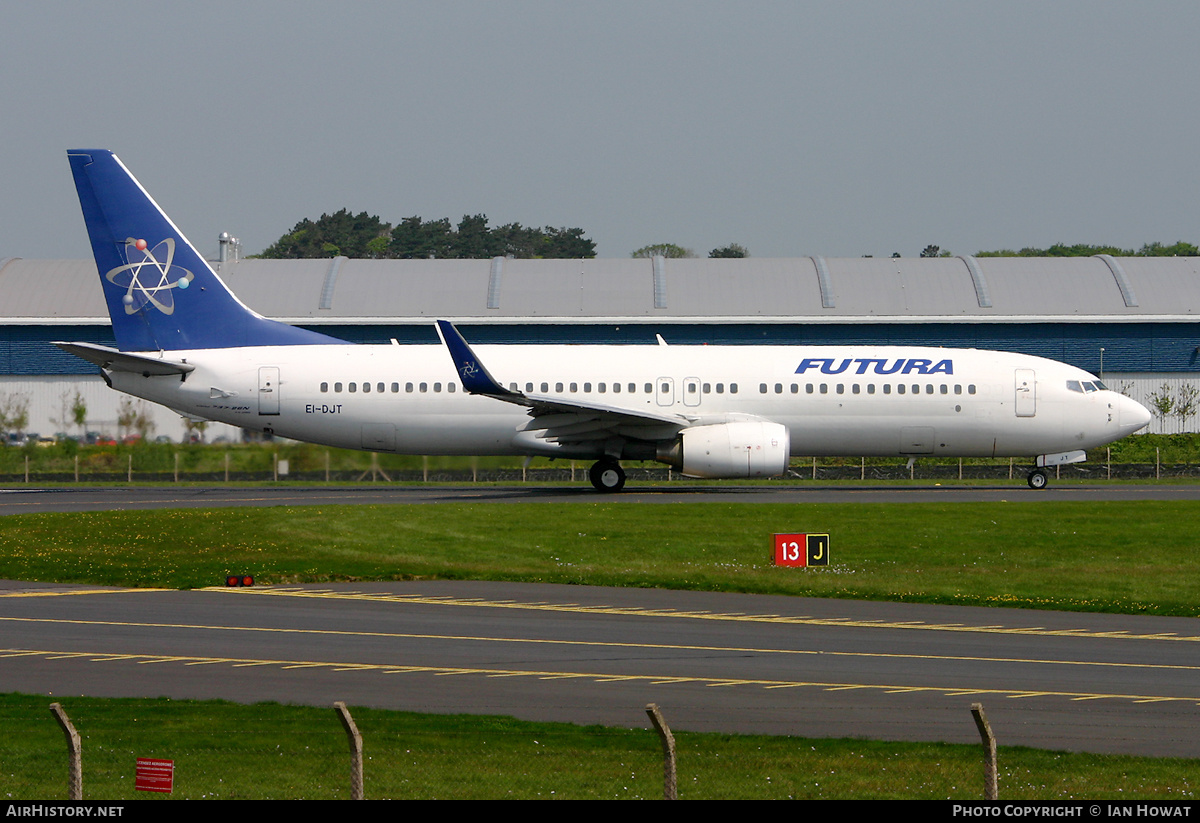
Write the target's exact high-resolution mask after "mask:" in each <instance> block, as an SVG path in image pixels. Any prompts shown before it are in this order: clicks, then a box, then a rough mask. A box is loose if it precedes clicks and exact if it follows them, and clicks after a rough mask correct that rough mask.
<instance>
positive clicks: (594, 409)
mask: <svg viewBox="0 0 1200 823" xmlns="http://www.w3.org/2000/svg"><path fill="white" fill-rule="evenodd" d="M68 157H69V158H70V162H71V171H72V172H73V174H74V176H75V185H76V188H77V189H78V191H79V201H80V205H81V206H82V208H83V217H84V221H85V222H86V224H87V230H88V234H89V236H90V238H91V243H92V249H93V251H94V253H95V256H96V265H97V267H98V269H99V273H100V283H101V286H102V288H103V289H104V295H105V299H106V301H107V304H108V310H109V314H110V315H111V317H112V325H113V335H114V336H115V338H116V342H117V348H116V349H111V348H108V347H105V346H97V345H94V344H90V343H59V344H57V345H59V346H60V347H62V348H63V349H65V350H66V351H68V352H71V353H73V354H76V355H78V356H79V357H82V358H84V359H85V360H88V361H90V362H92V363H94V364H96V365H97V366H99V367H100V369H101V373H102V374H103V376H104V379H105V381H107V383H108V384H109V386H111V387H112V388H114V389H117V390H119V391H122V392H126V393H128V394H132V395H134V396H137V397H142V398H145V399H147V400H151V401H153V402H155V403H161V404H163V405H165V406H168V407H170V408H172V409H175V410H177V411H179V412H180V413H181V414H183V415H186V416H190V417H193V418H200V419H208V420H216V421H221V422H224V423H230V424H233V425H235V426H240V427H242V428H245V429H249V430H257V431H263V432H267V433H270V434H275V435H279V436H282V437H289V438H293V439H296V440H305V441H310V442H314V443H324V444H327V445H330V446H339V447H343V448H350V449H364V450H369V451H379V452H398V453H407V454H466V455H484V454H489V455H508V454H511V455H545V456H548V457H563V458H571V459H583V460H592V461H595V463H594V465H593V466H592V469H591V473H590V477H591V481H592V484H593V485H594V486H595V487H596V488H597V489H598V490H600V491H619V490H620V489H621V488H622V487H623V486H624V484H625V473H624V471H623V470H622V468H621V464H620V461H621V460H658V461H661V462H663V463H667V464H669V465H671V466H675V467H678V468H679V469H680V470H681V471H682V473H683V474H685V475H689V476H692V477H711V478H733V477H769V476H778V475H782V474H784V473H785V472H786V470H787V466H788V460H789V458H790V457H791V456H792V455H854V456H858V455H866V456H893V457H910V458H915V457H920V456H958V457H1017V456H1025V457H1029V456H1032V457H1033V458H1034V461H1033V462H1034V467H1033V468H1032V470H1031V471H1030V473H1029V485H1030V486H1031V487H1033V488H1041V487H1043V486H1045V485H1046V480H1047V475H1046V472H1045V467H1047V466H1054V465H1061V464H1066V463H1075V462H1078V461H1081V460H1083V459H1085V453H1084V450H1085V449H1088V448H1093V447H1095V446H1102V445H1104V444H1106V443H1111V442H1112V441H1114V440H1117V439H1118V438H1121V437H1124V436H1125V435H1127V434H1130V433H1131V432H1134V431H1137V430H1138V429H1140V428H1142V427H1143V426H1145V425H1146V424H1147V423H1148V422H1149V421H1150V413H1149V412H1148V411H1147V410H1146V409H1145V408H1144V407H1142V406H1141V405H1139V404H1138V403H1136V402H1134V401H1133V400H1131V399H1129V398H1127V397H1125V396H1123V395H1121V394H1118V393H1117V392H1114V391H1110V390H1109V389H1107V388H1106V387H1105V386H1104V385H1103V384H1102V383H1101V382H1100V381H1099V380H1097V379H1096V378H1095V377H1093V376H1092V375H1090V374H1088V373H1087V372H1085V371H1082V370H1080V369H1077V368H1074V367H1073V366H1067V365H1064V364H1062V363H1057V362H1054V361H1052V360H1045V359H1043V358H1038V357H1030V356H1026V355H1020V354H1006V353H1000V352H991V351H978V350H974V349H937V348H916V347H908V346H878V347H874V346H814V347H791V346H668V345H666V343H665V342H663V341H662V339H661V338H659V345H657V346H574V345H571V346H568V345H531V346H526V345H522V346H480V347H479V350H478V352H476V351H475V350H474V349H473V348H472V347H471V346H470V345H469V344H468V343H467V341H466V340H465V339H463V336H462V335H461V334H460V333H459V331H458V329H457V328H455V326H454V325H453V324H451V323H449V322H446V321H444V320H439V321H438V322H437V329H438V333H439V335H440V337H441V340H442V344H443V345H405V346H401V345H391V346H386V345H385V346H380V345H354V344H349V343H345V342H343V341H340V340H337V339H334V338H332V337H328V336H326V335H323V334H319V333H317V332H313V331H308V330H306V329H301V328H297V327H294V326H289V325H287V324H284V323H279V322H277V321H273V320H269V319H267V318H265V317H262V316H261V315H259V314H257V313H256V312H254V311H251V310H250V309H249V308H247V307H246V306H245V305H243V304H242V303H241V302H240V301H239V300H238V299H237V298H236V297H235V296H234V295H233V293H232V292H230V291H229V289H228V288H227V287H226V286H225V284H224V283H223V282H222V281H221V279H220V278H219V277H218V276H217V275H216V273H215V272H214V271H213V270H212V268H211V267H210V266H209V265H208V263H207V262H206V261H205V260H204V258H202V257H201V256H200V255H199V254H198V253H197V252H196V250H195V249H194V248H193V247H192V245H191V243H189V242H188V240H187V238H185V237H184V236H183V234H182V233H181V232H180V231H179V229H177V228H176V227H175V225H174V224H173V223H172V222H171V220H170V219H169V218H168V217H167V216H166V215H165V214H164V213H163V211H162V210H161V209H160V208H159V207H158V204H157V203H155V202H154V200H153V198H151V197H150V195H149V194H147V193H146V191H145V190H144V189H143V188H142V187H141V184H139V183H138V181H137V180H136V179H135V178H134V177H133V175H132V174H130V173H129V170H128V169H126V168H125V166H124V164H122V163H121V161H120V160H119V159H117V157H116V156H115V155H114V154H112V153H111V152H109V151H103V150H91V149H81V150H72V151H70V152H68ZM485 364H486V365H485Z"/></svg>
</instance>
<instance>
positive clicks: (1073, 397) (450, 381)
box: [108, 344, 1149, 457]
mask: <svg viewBox="0 0 1200 823" xmlns="http://www.w3.org/2000/svg"><path fill="white" fill-rule="evenodd" d="M476 351H477V352H478V354H479V356H480V358H481V360H482V362H485V363H486V364H487V367H488V370H489V371H490V372H491V374H492V375H493V376H494V377H495V379H496V380H497V381H498V382H499V383H501V384H502V385H503V386H505V387H515V389H516V390H517V391H520V392H525V393H528V394H536V395H542V396H545V395H549V396H554V397H561V398H563V399H564V400H569V401H576V402H581V403H587V404H598V405H604V406H607V407H614V408H617V409H624V410H630V411H635V412H645V413H653V414H659V415H663V414H665V415H678V416H680V419H684V420H686V421H687V424H688V425H703V424H705V423H720V422H724V421H727V420H729V419H736V418H738V417H741V416H754V417H756V418H763V419H766V420H770V421H774V422H776V423H779V424H782V425H783V426H785V427H786V428H787V430H788V432H789V433H790V438H791V453H792V454H793V455H847V456H851V455H852V456H857V455H864V456H902V455H908V456H920V455H941V456H961V457H982V456H997V457H999V456H1030V455H1041V454H1047V453H1056V452H1066V451H1071V450H1078V449H1088V448H1093V447H1096V446H1100V445H1104V444H1105V443H1109V442H1112V441H1114V440H1116V439H1118V438H1120V437H1123V436H1124V435H1126V434H1129V433H1130V432H1132V431H1135V430H1136V429H1138V428H1141V427H1142V426H1143V425H1145V424H1146V422H1147V421H1148V419H1149V416H1148V414H1147V413H1146V411H1145V409H1143V408H1142V407H1141V406H1140V405H1138V404H1136V403H1134V402H1133V401H1131V400H1129V399H1128V398H1126V397H1124V396H1123V395H1120V394H1118V393H1116V392H1113V391H1108V390H1096V389H1092V390H1088V391H1083V390H1080V389H1079V388H1078V386H1079V384H1080V383H1082V382H1086V381H1094V378H1093V377H1092V376H1091V375H1089V374H1087V373H1086V372H1084V371H1082V370H1081V369H1078V368H1075V367H1073V366H1068V365H1064V364H1062V363H1057V362H1054V361H1051V360H1046V359H1043V358H1038V357H1030V356H1026V355H1018V354H1006V353H999V352H990V351H978V350H964V349H940V348H938V349H933V348H916V347H882V346H881V347H869V346H804V347H784V346H594V345H481V346H478V347H477V348H476ZM167 355H168V356H169V357H170V358H172V359H174V360H184V361H186V362H187V363H188V364H189V365H192V366H194V367H195V369H194V371H192V372H191V373H189V374H187V375H186V378H184V379H181V378H180V376H178V375H164V376H150V377H144V376H142V375H140V374H134V373H131V372H127V371H112V372H109V375H108V376H109V378H110V379H111V381H112V385H113V387H114V388H116V389H118V390H120V391H124V392H128V393H130V394H133V395H136V396H138V397H143V398H146V399H148V400H151V401H154V402H157V403H162V404H164V405H166V406H169V407H171V408H173V409H176V410H178V411H180V412H183V413H185V414H188V415H192V416H195V417H200V418H206V419H210V420H217V421H221V422H225V423H230V424H233V425H236V426H240V427H243V428H246V429H250V430H260V431H269V432H272V433H274V434H276V435H279V436H283V437H288V438H293V439H296V440H303V441H309V442H315V443H323V444H328V445H330V446H339V447H344V448H351V449H370V450H375V451H392V452H398V453H407V454H472V455H485V454H494V455H505V454H531V453H536V454H547V455H554V454H561V455H562V456H570V457H588V456H599V454H595V453H579V450H578V448H577V447H576V448H575V450H574V451H572V452H568V451H567V450H564V449H562V448H561V447H559V446H557V445H556V444H554V443H546V442H543V443H539V444H534V445H533V446H531V441H530V439H529V438H528V437H518V432H519V431H520V430H522V429H526V428H528V427H529V423H530V418H529V415H528V414H527V413H526V409H524V408H522V407H521V406H519V405H513V404H511V403H506V402H503V401H501V400H497V399H495V398H492V397H486V396H476V395H470V394H466V393H465V392H464V391H463V388H462V385H461V383H460V382H459V378H458V375H457V373H456V372H455V368H454V365H453V363H452V361H451V357H450V355H449V354H448V352H447V351H446V349H445V348H444V347H442V346H438V345H390V346H378V345H350V344H347V345H303V346H268V347H248V348H232V349H206V350H196V351H176V352H169V353H167ZM153 356H157V353H154V354H153ZM1070 381H1075V388H1070V387H1069V386H1070Z"/></svg>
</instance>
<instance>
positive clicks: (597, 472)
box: [588, 460, 625, 494]
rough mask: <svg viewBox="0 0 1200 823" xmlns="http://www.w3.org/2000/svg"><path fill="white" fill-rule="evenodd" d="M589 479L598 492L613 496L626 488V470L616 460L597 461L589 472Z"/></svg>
mask: <svg viewBox="0 0 1200 823" xmlns="http://www.w3.org/2000/svg"><path fill="white" fill-rule="evenodd" d="M588 479H589V480H591V481H592V486H593V487H594V488H595V489H596V491H598V492H605V493H608V494H613V493H615V492H619V491H620V490H621V489H623V488H625V470H624V469H622V468H621V464H620V463H618V462H617V461H616V460H597V461H596V462H595V463H593V464H592V467H591V469H589V470H588Z"/></svg>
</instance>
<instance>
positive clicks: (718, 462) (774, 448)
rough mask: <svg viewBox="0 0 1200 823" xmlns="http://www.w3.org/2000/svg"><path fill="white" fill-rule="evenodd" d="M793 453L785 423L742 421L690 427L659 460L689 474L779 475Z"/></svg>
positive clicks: (715, 476) (720, 475) (718, 475)
mask: <svg viewBox="0 0 1200 823" xmlns="http://www.w3.org/2000/svg"><path fill="white" fill-rule="evenodd" d="M790 455H791V438H790V437H789V436H788V430H787V428H786V427H785V426H781V425H780V424H778V423H771V422H768V421H766V420H739V421H736V422H732V423H716V424H712V425H706V426H692V427H690V428H686V429H684V430H683V431H681V432H680V433H679V438H678V439H677V440H676V441H675V443H673V444H672V446H671V447H670V448H669V449H667V450H664V451H663V452H662V453H660V454H659V456H658V459H659V460H662V461H663V462H665V463H670V464H671V465H674V466H678V467H679V468H680V469H681V470H682V471H683V473H684V474H686V475H687V476H688V477H712V478H717V477H777V476H779V475H781V474H783V473H784V472H785V471H787V466H788V458H789V457H790Z"/></svg>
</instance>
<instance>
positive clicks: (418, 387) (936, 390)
mask: <svg viewBox="0 0 1200 823" xmlns="http://www.w3.org/2000/svg"><path fill="white" fill-rule="evenodd" d="M1071 382H1074V381H1071ZM1077 385H1078V384H1077ZM359 386H360V384H358V383H347V384H344V385H343V384H342V383H334V384H333V391H334V392H335V393H340V392H342V391H343V390H345V391H348V392H349V393H350V394H355V393H356V392H358V390H359ZM388 386H389V384H386V383H375V384H374V389H372V384H371V383H362V384H361V387H362V392H363V394H370V393H371V391H372V390H373V391H375V392H376V393H377V394H383V393H384V392H386V391H388ZM533 386H534V384H533V383H526V384H525V391H527V392H532V391H533V390H534V389H533ZM565 386H569V387H570V388H569V391H571V392H578V391H579V384H578V383H569V384H563V383H555V384H554V391H555V392H557V393H559V394H561V393H562V392H563V390H564V387H565ZM624 386H625V388H624V391H626V392H628V393H629V394H634V393H636V392H637V384H636V383H626V384H624ZM1068 386H1070V384H1068ZM508 387H509V388H510V389H511V390H512V391H518V388H517V384H516V383H509V384H508ZM609 387H610V384H608V383H597V384H596V391H597V392H599V393H600V394H605V393H606V392H607V391H608V389H609ZM390 388H391V392H392V393H393V394H399V393H400V384H399V383H392V384H390ZM540 388H541V391H542V393H543V394H545V393H547V392H549V391H550V384H549V383H542V384H541V386H540ZM611 388H612V391H613V393H614V394H620V393H621V392H622V384H621V383H612V384H611ZM713 388H714V386H713V384H712V383H704V384H703V385H702V386H698V385H697V384H696V383H695V382H693V381H686V383H685V389H684V390H685V391H686V392H687V393H688V394H695V393H696V391H697V389H699V390H700V391H701V393H703V394H711V393H712V391H713ZM774 388H775V394H783V391H784V389H783V384H782V383H776V384H775V387H774ZM863 388H864V387H863V386H861V385H859V384H858V383H851V384H850V393H851V394H862V392H863ZM865 388H866V393H867V394H875V384H874V383H867V384H866V386H865ZM909 388H910V386H908V385H907V384H905V383H900V384H897V385H896V394H907V393H909ZM1071 388H1072V389H1074V390H1075V391H1079V390H1080V389H1078V388H1074V387H1071ZM429 389H430V385H429V384H428V383H416V384H414V383H405V384H404V391H405V392H406V393H408V394H411V393H412V392H414V391H418V392H421V393H425V392H428V391H429ZM725 389H726V387H725V384H724V383H717V384H716V393H717V394H724V393H725ZM911 389H912V392H911V393H912V394H921V384H920V383H913V384H912V385H911ZM583 390H584V391H585V392H591V391H592V384H591V383H584V384H583ZM924 390H925V394H950V392H951V387H950V386H948V385H947V384H945V383H942V384H940V385H939V386H937V387H935V386H934V384H932V383H926V384H925V387H924ZM321 391H322V392H328V391H329V383H322V384H321ZM433 391H434V392H435V393H439V392H441V391H442V384H441V383H434V384H433ZM446 391H447V392H449V393H450V394H454V393H455V392H456V391H458V386H457V384H455V383H447V384H446ZM643 391H644V392H645V393H646V394H650V393H652V392H653V391H654V384H652V383H646V384H645V385H644V387H643ZM737 391H738V384H737V383H730V384H729V393H730V394H737ZM758 391H759V394H767V393H768V387H767V384H766V383H759V384H758ZM790 391H791V393H792V394H799V393H800V384H799V383H792V384H791V386H790ZM882 391H883V393H884V394H891V393H892V384H891V383H884V384H882ZM953 391H954V394H962V393H963V387H962V385H961V384H955V385H954V387H953ZM1093 391H1094V389H1093ZM804 392H805V394H813V393H817V392H819V393H820V394H829V384H828V383H820V384H818V385H814V384H812V383H806V384H805V386H804ZM834 392H835V393H836V394H845V393H846V384H845V383H838V384H836V385H835V386H834ZM662 393H663V394H671V393H672V387H671V384H670V383H663V384H662ZM967 394H975V385H974V384H973V383H972V384H968V385H967Z"/></svg>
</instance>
